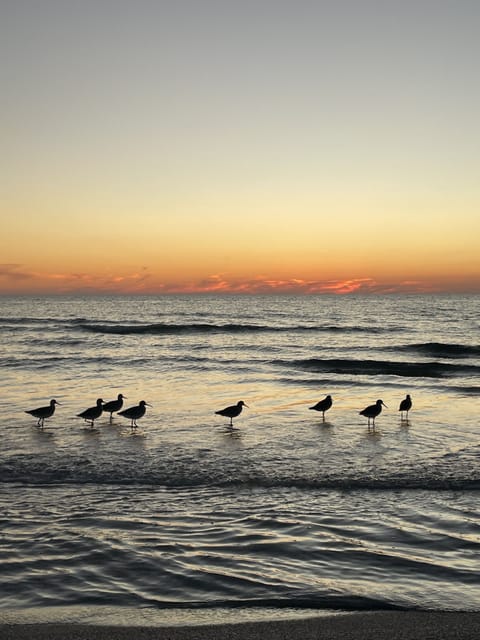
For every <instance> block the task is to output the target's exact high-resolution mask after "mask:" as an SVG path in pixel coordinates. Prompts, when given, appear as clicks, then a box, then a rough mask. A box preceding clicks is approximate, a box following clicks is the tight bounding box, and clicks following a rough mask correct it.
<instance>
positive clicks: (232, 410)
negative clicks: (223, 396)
mask: <svg viewBox="0 0 480 640" xmlns="http://www.w3.org/2000/svg"><path fill="white" fill-rule="evenodd" d="M243 407H247V409H248V405H246V404H245V402H244V401H243V400H240V401H239V402H237V404H233V405H232V406H231V407H225V409H221V410H220V411H215V413H216V414H217V415H219V416H224V417H225V418H230V426H231V427H232V426H233V418H236V417H237V416H239V415H240V414H241V413H242V409H243Z"/></svg>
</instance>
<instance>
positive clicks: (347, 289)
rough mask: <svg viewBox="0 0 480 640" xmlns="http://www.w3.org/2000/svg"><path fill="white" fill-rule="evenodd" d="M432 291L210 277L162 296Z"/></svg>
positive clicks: (415, 286)
mask: <svg viewBox="0 0 480 640" xmlns="http://www.w3.org/2000/svg"><path fill="white" fill-rule="evenodd" d="M426 291H432V288H431V287H427V286H425V285H423V284H422V283H421V282H419V281H418V282H417V281H406V282H405V283H398V284H397V283H380V282H378V281H376V280H374V279H373V278H353V279H348V280H303V279H301V278H289V279H282V280H280V279H279V280H276V279H272V278H266V277H265V276H257V277H255V278H251V279H248V280H243V279H235V278H233V279H229V278H228V277H227V275H226V274H213V275H211V276H208V277H207V278H204V279H203V280H200V281H198V282H189V283H185V284H173V283H170V284H165V285H164V286H163V292H165V293H167V292H168V293H222V292H223V293H249V294H275V293H276V294H300V295H301V294H322V293H323V294H325V293H330V294H337V295H346V294H352V293H362V294H365V293H368V294H373V293H377V294H382V293H384V294H386V293H421V292H426Z"/></svg>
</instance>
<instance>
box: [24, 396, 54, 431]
mask: <svg viewBox="0 0 480 640" xmlns="http://www.w3.org/2000/svg"><path fill="white" fill-rule="evenodd" d="M57 404H60V402H57V401H56V400H50V404H49V405H48V406H47V407H39V408H38V409H30V411H25V413H29V414H30V415H31V416H33V417H34V418H38V422H37V427H40V428H41V429H43V423H44V422H45V418H51V417H52V416H53V414H54V413H55V405H57Z"/></svg>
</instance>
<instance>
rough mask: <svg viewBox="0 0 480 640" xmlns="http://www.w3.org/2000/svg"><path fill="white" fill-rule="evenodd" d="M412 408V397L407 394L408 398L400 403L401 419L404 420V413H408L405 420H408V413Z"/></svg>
mask: <svg viewBox="0 0 480 640" xmlns="http://www.w3.org/2000/svg"><path fill="white" fill-rule="evenodd" d="M411 408H412V399H411V397H410V396H409V395H408V394H407V397H406V398H404V399H403V400H402V401H401V402H400V407H399V409H398V410H399V411H401V416H400V417H401V419H402V420H403V419H404V418H403V412H404V411H406V413H407V415H406V416H405V419H406V420H408V412H409V411H410V409H411Z"/></svg>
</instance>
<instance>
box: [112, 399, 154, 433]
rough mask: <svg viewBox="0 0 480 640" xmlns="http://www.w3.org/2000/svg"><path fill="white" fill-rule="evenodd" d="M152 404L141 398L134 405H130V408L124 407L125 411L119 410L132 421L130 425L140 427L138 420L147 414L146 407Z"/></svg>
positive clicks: (121, 414)
mask: <svg viewBox="0 0 480 640" xmlns="http://www.w3.org/2000/svg"><path fill="white" fill-rule="evenodd" d="M151 406H152V405H151V404H148V402H145V400H140V402H139V403H138V404H137V405H135V406H134V407H129V408H128V409H124V410H123V411H119V412H118V415H119V416H123V417H124V418H128V420H131V421H132V423H131V425H130V427H131V428H132V429H136V428H137V427H138V425H137V420H138V419H139V418H141V417H142V416H144V415H145V411H146V408H145V407H151Z"/></svg>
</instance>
